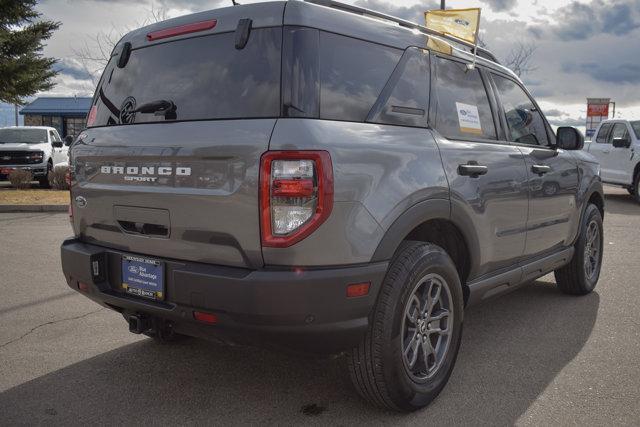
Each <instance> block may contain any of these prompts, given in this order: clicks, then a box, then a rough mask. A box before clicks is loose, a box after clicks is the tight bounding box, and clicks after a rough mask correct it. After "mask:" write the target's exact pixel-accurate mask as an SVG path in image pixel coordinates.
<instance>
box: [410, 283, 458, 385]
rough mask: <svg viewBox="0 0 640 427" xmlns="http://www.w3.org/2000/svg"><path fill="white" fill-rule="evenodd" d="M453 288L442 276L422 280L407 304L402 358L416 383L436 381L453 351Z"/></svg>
mask: <svg viewBox="0 0 640 427" xmlns="http://www.w3.org/2000/svg"><path fill="white" fill-rule="evenodd" d="M452 307H453V304H452V299H451V292H450V290H449V285H448V284H447V282H446V281H445V280H444V278H442V276H440V275H438V274H428V275H426V276H425V277H423V278H422V279H420V280H419V281H418V282H417V284H416V286H415V287H414V289H413V291H412V293H411V295H410V297H409V300H408V301H407V304H406V307H405V310H404V317H403V320H402V341H401V346H402V348H401V350H402V359H403V362H404V366H405V369H406V371H407V373H408V374H409V376H410V377H411V378H412V379H413V380H414V381H416V382H424V381H426V380H428V379H430V378H432V377H433V376H434V375H435V374H436V372H438V370H439V369H440V367H441V366H442V364H443V362H444V360H445V358H446V356H447V351H448V350H449V344H450V342H451V335H452V332H453V331H452V328H453V315H454V314H453V311H452Z"/></svg>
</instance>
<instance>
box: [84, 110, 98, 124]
mask: <svg viewBox="0 0 640 427" xmlns="http://www.w3.org/2000/svg"><path fill="white" fill-rule="evenodd" d="M97 114H98V107H96V106H95V105H94V106H93V107H91V110H89V115H88V116H87V127H91V126H93V124H94V123H95V122H96V115H97Z"/></svg>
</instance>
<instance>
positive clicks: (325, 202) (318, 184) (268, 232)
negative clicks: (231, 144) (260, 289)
mask: <svg viewBox="0 0 640 427" xmlns="http://www.w3.org/2000/svg"><path fill="white" fill-rule="evenodd" d="M332 208H333V166H332V164H331V157H330V156H329V153H328V152H326V151H269V152H267V153H265V154H263V156H262V159H261V163H260V225H261V233H262V245H263V246H270V247H277V248H284V247H288V246H291V245H293V244H295V243H297V242H299V241H300V240H302V239H304V238H305V237H307V236H308V235H309V234H311V233H313V231H314V230H316V229H317V228H318V227H319V226H320V224H322V223H323V222H324V221H325V220H326V219H327V218H328V217H329V215H330V214H331V209H332Z"/></svg>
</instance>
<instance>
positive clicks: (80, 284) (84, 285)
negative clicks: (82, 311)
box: [78, 282, 89, 292]
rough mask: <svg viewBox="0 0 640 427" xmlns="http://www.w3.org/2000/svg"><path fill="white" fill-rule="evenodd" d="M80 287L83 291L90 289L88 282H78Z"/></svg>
mask: <svg viewBox="0 0 640 427" xmlns="http://www.w3.org/2000/svg"><path fill="white" fill-rule="evenodd" d="M78 289H80V290H81V291H82V292H87V291H89V285H87V284H86V283H82V282H78Z"/></svg>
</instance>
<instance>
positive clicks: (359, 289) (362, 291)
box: [347, 282, 371, 298]
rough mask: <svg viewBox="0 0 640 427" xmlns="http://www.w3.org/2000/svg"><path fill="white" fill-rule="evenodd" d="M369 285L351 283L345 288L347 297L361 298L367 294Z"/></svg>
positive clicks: (367, 283)
mask: <svg viewBox="0 0 640 427" xmlns="http://www.w3.org/2000/svg"><path fill="white" fill-rule="evenodd" d="M370 286H371V283H369V282H366V283H353V284H351V285H348V286H347V297H348V298H355V297H363V296H365V295H368V294H369V287H370Z"/></svg>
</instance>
